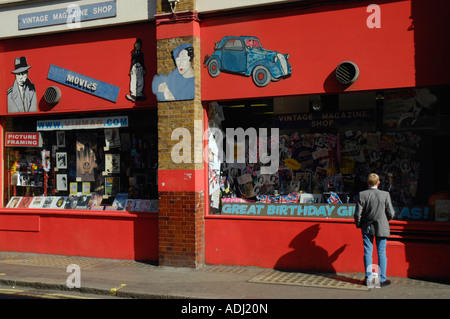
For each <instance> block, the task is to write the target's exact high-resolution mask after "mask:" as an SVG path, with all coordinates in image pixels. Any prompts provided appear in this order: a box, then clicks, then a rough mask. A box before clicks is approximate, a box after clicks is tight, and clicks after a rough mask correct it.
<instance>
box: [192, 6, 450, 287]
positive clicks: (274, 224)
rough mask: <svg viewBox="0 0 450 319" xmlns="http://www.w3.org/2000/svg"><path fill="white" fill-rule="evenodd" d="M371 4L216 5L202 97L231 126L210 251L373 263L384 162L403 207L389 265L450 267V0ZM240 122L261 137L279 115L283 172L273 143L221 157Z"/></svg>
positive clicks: (263, 260) (291, 263)
mask: <svg viewBox="0 0 450 319" xmlns="http://www.w3.org/2000/svg"><path fill="white" fill-rule="evenodd" d="M370 4H371V3H370V2H366V1H353V2H348V3H344V4H329V5H325V4H322V5H313V4H311V3H309V6H308V5H305V6H304V7H299V6H298V5H297V6H295V5H294V6H290V7H277V8H271V10H265V9H261V10H260V11H256V12H257V13H255V12H250V11H248V12H246V13H243V12H234V14H232V15H223V16H211V17H208V16H205V17H203V19H202V23H201V26H202V28H201V38H202V57H205V65H204V66H205V68H204V69H203V71H202V72H203V73H202V99H203V101H204V102H205V105H206V104H207V107H208V114H209V119H208V120H209V127H210V128H211V127H212V128H215V129H219V130H220V131H221V132H222V133H223V135H222V136H219V138H215V139H212V138H210V139H209V142H210V148H209V150H210V162H209V177H210V179H209V180H210V185H209V189H208V192H209V199H210V204H209V212H207V215H206V219H205V230H206V235H205V238H206V262H207V263H210V264H227V265H251V266H259V267H268V268H277V269H291V270H307V271H325V272H361V269H363V259H362V256H363V246H362V241H361V232H360V230H359V229H356V227H355V225H354V222H353V211H354V203H355V199H356V197H355V196H356V195H357V194H358V192H359V191H361V190H364V189H365V188H366V187H367V185H366V184H365V180H366V177H367V175H368V173H370V172H376V173H378V174H379V175H380V177H381V182H382V183H381V188H382V189H385V190H389V192H390V193H391V196H392V199H393V202H394V206H395V209H396V212H397V213H396V217H395V220H393V221H391V222H390V225H391V236H390V237H389V239H388V249H387V252H388V273H389V275H390V276H401V277H435V278H449V277H450V272H449V271H448V266H449V265H450V258H449V256H450V255H449V248H450V241H449V239H450V237H449V235H450V232H449V231H450V224H449V222H448V218H447V217H445V216H447V214H448V203H449V201H448V199H449V193H448V191H449V168H448V165H447V164H445V160H444V159H442V157H441V156H440V155H438V154H440V152H442V153H445V152H446V151H448V150H449V143H448V137H449V130H448V123H449V117H448V115H449V113H448V105H449V96H448V93H447V92H448V88H449V87H448V85H449V84H450V83H449V82H450V81H449V77H448V73H447V72H448V71H449V70H450V64H449V62H448V61H445V60H446V59H445V54H447V53H448V48H445V46H444V44H443V43H442V41H441V40H440V38H441V37H442V32H443V30H444V29H448V27H449V24H448V22H446V21H444V20H445V18H444V17H443V16H442V15H440V14H439V12H440V11H441V10H442V6H447V7H448V4H445V3H444V1H432V2H427V3H425V2H421V1H381V2H379V3H378V4H377V5H376V6H369V5H370ZM377 14H379V15H378V16H377ZM377 19H378V20H377ZM379 19H381V20H379ZM377 23H379V24H377ZM255 65H260V66H256V67H255ZM256 70H258V71H256ZM444 70H445V71H444ZM441 71H442V72H441ZM269 72H270V74H271V76H267V77H268V79H267V77H266V76H265V75H262V74H263V73H264V74H268V73H269ZM277 72H278V73H277ZM425 96H426V97H425ZM425 101H427V102H425ZM413 114H418V115H417V116H416V115H413ZM427 119H428V120H427ZM237 127H241V128H243V129H244V130H246V131H245V133H246V134H247V137H249V136H251V134H252V133H253V134H255V135H256V136H258V137H259V142H260V140H261V136H260V135H258V134H261V129H266V130H267V132H268V133H267V136H269V138H268V139H267V149H271V144H272V145H273V139H271V138H270V136H271V134H274V131H273V129H274V128H278V129H279V145H278V148H279V149H275V151H274V149H273V148H272V149H271V151H272V152H275V153H278V154H279V167H278V169H277V170H276V171H275V172H274V173H273V174H272V173H271V174H268V175H264V174H263V173H262V171H261V167H262V166H264V164H261V161H259V160H258V155H259V154H258V151H259V152H261V149H260V147H261V145H260V144H258V147H259V148H255V149H252V148H251V147H249V145H248V144H247V145H245V143H242V144H241V145H235V146H234V151H235V153H234V158H233V159H234V160H235V161H234V162H233V161H231V162H230V161H228V162H227V161H226V160H224V158H225V155H223V154H222V157H220V155H221V154H220V152H219V151H218V146H219V150H220V149H221V148H220V145H225V144H226V142H225V135H226V133H225V132H226V130H227V129H233V128H237ZM253 128H254V129H255V130H254V131H252V129H253ZM222 138H223V140H222ZM235 143H236V144H239V142H236V141H235ZM240 147H241V148H242V149H243V150H242V152H243V154H244V155H242V156H243V157H242V158H244V159H245V161H242V162H241V163H237V161H236V158H237V157H238V156H239V155H236V153H238V152H239V148H240ZM224 149H225V148H224ZM228 151H230V149H228ZM252 155H253V163H252ZM266 163H267V162H266ZM260 165H261V166H260ZM266 165H269V164H266Z"/></svg>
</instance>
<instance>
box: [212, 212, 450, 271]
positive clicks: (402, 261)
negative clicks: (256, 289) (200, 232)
mask: <svg viewBox="0 0 450 319" xmlns="http://www.w3.org/2000/svg"><path fill="white" fill-rule="evenodd" d="M404 224H405V222H396V221H393V222H391V229H392V230H393V233H396V232H397V231H398V232H400V233H401V235H394V236H392V238H389V240H388V247H387V257H388V274H387V275H388V276H393V277H411V278H419V277H422V278H439V279H444V278H445V279H449V278H450V270H449V269H450V255H449V254H448V252H449V251H450V250H449V249H450V240H449V234H450V231H449V230H450V223H442V224H441V225H438V224H439V223H433V224H434V225H433V224H429V227H432V228H433V227H440V228H441V229H440V230H438V229H433V230H432V232H433V233H434V236H435V235H436V234H439V233H440V231H442V232H441V238H436V237H435V238H434V239H432V238H429V239H428V240H425V239H424V237H422V238H418V237H414V236H413V235H412V233H411V232H412V229H409V230H405V229H404V228H405V227H404ZM423 224H424V223H422V225H423ZM205 225H206V238H207V240H206V263H208V264H222V265H243V266H257V267H263V268H279V269H289V270H302V271H319V272H338V273H354V272H356V273H362V272H363V271H364V264H363V245H362V237H361V231H360V230H359V229H357V228H356V227H355V225H354V224H353V221H352V220H333V221H331V220H323V219H322V220H319V219H317V220H312V219H311V220H269V219H259V220H255V219H239V218H224V217H218V216H214V217H212V216H210V217H207V219H206V221H205ZM419 226H420V224H419V223H418V225H417V227H416V231H417V229H418V228H420V227H419ZM373 261H374V263H376V261H377V258H376V249H374V259H373Z"/></svg>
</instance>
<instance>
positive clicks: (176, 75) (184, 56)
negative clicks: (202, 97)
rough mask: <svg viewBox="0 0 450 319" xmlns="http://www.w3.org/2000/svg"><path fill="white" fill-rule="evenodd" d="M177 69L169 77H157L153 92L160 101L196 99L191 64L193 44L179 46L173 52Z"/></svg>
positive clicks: (154, 81)
mask: <svg viewBox="0 0 450 319" xmlns="http://www.w3.org/2000/svg"><path fill="white" fill-rule="evenodd" d="M172 57H173V59H174V62H175V65H176V69H175V70H173V71H172V72H170V73H169V74H168V75H167V76H165V75H155V77H154V78H153V82H152V90H153V93H154V94H155V95H156V99H157V100H158V101H182V100H193V99H194V98H195V73H194V70H193V69H192V65H191V62H192V60H193V59H194V48H193V47H192V45H191V44H189V43H185V44H181V45H179V46H178V47H177V48H175V49H174V50H173V51H172Z"/></svg>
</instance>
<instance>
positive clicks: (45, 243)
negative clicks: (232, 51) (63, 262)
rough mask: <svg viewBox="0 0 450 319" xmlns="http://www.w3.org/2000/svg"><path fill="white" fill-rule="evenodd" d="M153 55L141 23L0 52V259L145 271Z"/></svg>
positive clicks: (18, 42)
mask: <svg viewBox="0 0 450 319" xmlns="http://www.w3.org/2000/svg"><path fill="white" fill-rule="evenodd" d="M136 43H138V45H139V49H140V52H141V54H136V53H135V52H136ZM155 47H156V44H155V24H154V23H153V22H144V23H135V24H128V25H122V26H112V27H103V28H99V29H92V30H78V31H77V30H71V31H70V32H63V33H53V34H49V35H38V36H29V37H21V38H13V39H7V40H3V41H1V44H0V56H1V63H2V66H3V70H4V72H2V74H1V77H0V86H1V89H0V91H1V92H2V93H1V97H2V98H1V101H2V102H1V104H0V105H1V110H0V112H1V124H2V125H1V133H2V142H1V143H2V145H1V146H2V147H1V152H2V158H3V159H4V161H3V169H2V172H1V180H2V185H3V191H2V194H1V197H2V203H3V204H2V207H3V208H1V209H0V242H1V247H0V249H1V250H3V251H18V252H33V253H44V254H61V255H75V256H93V257H101V258H118V259H137V260H157V258H158V218H157V211H158V207H157V203H158V189H157V186H156V185H157V182H156V178H157V169H158V168H157V164H158V148H157V114H156V106H157V105H156V99H155V97H154V95H153V94H152V93H151V85H150V84H151V83H150V82H151V77H150V76H152V75H153V74H152V73H151V72H154V70H155V65H156V53H155ZM133 55H134V56H133ZM136 61H138V62H139V64H140V65H141V68H144V70H145V71H146V72H145V73H144V72H142V73H141V74H142V76H141V77H140V78H138V79H136V77H134V76H131V74H132V73H133V72H135V73H137V71H136V66H135V65H136ZM24 77H26V79H25V80H23V79H21V78H24ZM21 81H22V82H24V81H25V85H23V86H22V87H23V89H21V90H20V91H19V89H18V88H19V86H21V85H20V82H21ZM133 81H135V82H134V83H136V81H141V82H140V83H141V84H142V85H141V87H142V86H143V89H142V90H140V94H139V95H140V97H139V98H136V99H134V100H133V98H130V97H131V95H134V96H137V95H138V94H137V93H135V92H133V91H131V89H130V88H131V87H132V86H133V83H132V82H133ZM145 82H146V83H145ZM145 84H146V85H145ZM134 87H137V86H136V85H134ZM20 94H22V96H23V97H22V98H21V97H20V96H21V95H20ZM127 95H129V96H128V97H127ZM22 101H23V103H22ZM131 204H133V207H132V208H130V207H131Z"/></svg>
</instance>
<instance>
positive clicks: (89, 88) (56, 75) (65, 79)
mask: <svg viewBox="0 0 450 319" xmlns="http://www.w3.org/2000/svg"><path fill="white" fill-rule="evenodd" d="M47 78H48V79H49V80H52V81H55V82H58V83H61V84H64V85H67V86H69V87H71V88H74V89H76V90H80V91H82V92H85V93H89V94H92V95H95V96H97V97H100V98H103V99H106V100H108V101H111V102H116V101H117V97H118V96H119V90H120V88H119V87H118V86H115V85H112V84H108V83H105V82H102V81H99V80H96V79H93V78H90V77H88V76H85V75H82V74H79V73H76V72H73V71H70V70H66V69H63V68H61V67H59V66H56V65H53V64H51V65H50V69H49V70H48V75H47Z"/></svg>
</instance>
